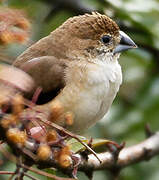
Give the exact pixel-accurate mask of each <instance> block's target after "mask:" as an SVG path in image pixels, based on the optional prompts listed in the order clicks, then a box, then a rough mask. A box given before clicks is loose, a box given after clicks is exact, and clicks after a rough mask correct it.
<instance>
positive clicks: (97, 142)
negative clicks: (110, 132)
mask: <svg viewBox="0 0 159 180" xmlns="http://www.w3.org/2000/svg"><path fill="white" fill-rule="evenodd" d="M80 139H81V138H80ZM81 140H82V142H84V143H87V144H88V143H89V141H90V140H89V139H86V138H82V139H81ZM111 142H112V141H110V140H107V139H93V141H92V148H96V147H101V146H103V145H106V144H108V143H111ZM67 145H70V146H71V150H72V151H73V152H74V153H78V152H81V151H83V150H85V149H86V148H85V147H84V146H83V145H82V144H81V143H80V142H78V141H77V140H76V139H73V138H72V139H70V140H69V141H67Z"/></svg>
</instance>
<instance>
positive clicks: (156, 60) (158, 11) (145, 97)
mask: <svg viewBox="0 0 159 180" xmlns="http://www.w3.org/2000/svg"><path fill="white" fill-rule="evenodd" d="M1 6H2V7H10V8H18V9H24V10H25V11H26V13H27V15H28V18H29V20H30V21H31V28H32V29H31V34H30V35H31V37H30V38H31V42H35V41H37V40H38V39H40V38H42V37H44V36H46V35H48V34H49V33H50V32H51V31H52V30H54V29H55V28H56V27H58V26H59V25H60V24H62V23H63V22H64V21H65V20H66V19H68V18H69V17H71V16H74V15H78V14H83V13H85V12H90V11H92V10H97V11H99V12H101V13H105V14H107V15H108V16H110V17H111V18H112V19H113V20H115V21H116V22H117V23H118V25H119V26H120V29H121V30H123V31H124V32H125V33H127V34H128V35H129V36H130V37H131V38H132V39H133V40H134V41H135V43H136V44H137V45H138V47H139V48H138V49H134V50H131V51H128V52H124V53H123V54H122V55H121V57H120V64H121V66H122V71H123V84H122V86H121V88H120V91H119V93H118V96H117V97H116V99H115V101H114V103H113V105H112V107H111V110H110V111H109V113H108V114H107V116H106V117H105V118H103V120H101V121H100V122H99V123H98V124H97V125H96V126H95V127H93V128H91V129H90V130H89V132H88V133H87V135H86V136H88V137H90V136H92V137H93V138H107V139H111V140H114V141H117V142H119V143H120V142H123V141H125V142H126V145H127V146H129V145H133V144H136V143H138V142H140V141H142V140H143V139H144V138H145V132H144V127H145V124H146V123H149V124H150V127H151V129H152V130H153V131H157V130H158V129H159V1H158V0H149V1H145V0H8V1H7V0H1ZM28 46H29V43H28V44H27V43H26V44H18V43H17V44H15V43H14V44H9V45H8V46H7V47H6V46H5V48H2V49H3V52H2V49H1V50H0V51H1V53H4V51H5V53H6V54H7V55H9V57H10V58H11V59H12V60H14V59H15V58H16V56H18V55H19V54H20V53H21V52H23V51H24V50H25V49H26V48H27V47H28ZM1 59H2V58H1ZM2 60H3V61H4V58H3V59H2ZM9 166H10V165H5V167H6V168H7V169H9ZM10 167H12V166H10ZM7 169H6V170H7ZM0 179H2V178H0ZM42 179H46V178H42ZM79 179H87V178H86V177H85V176H84V175H82V173H80V175H79ZM94 179H99V180H106V179H108V172H107V171H99V172H95V173H94ZM119 179H120V180H141V179H144V180H158V179H159V158H158V157H155V158H153V159H152V160H150V161H148V162H142V163H139V164H136V165H132V166H131V167H127V168H126V169H124V170H123V171H122V172H121V175H120V178H119Z"/></svg>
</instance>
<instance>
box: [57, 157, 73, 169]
mask: <svg viewBox="0 0 159 180" xmlns="http://www.w3.org/2000/svg"><path fill="white" fill-rule="evenodd" d="M58 163H59V164H60V166H62V167H63V168H67V167H69V166H71V164H72V159H71V157H70V156H69V155H67V154H62V155H61V156H60V157H59V159H58Z"/></svg>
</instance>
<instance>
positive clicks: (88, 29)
mask: <svg viewBox="0 0 159 180" xmlns="http://www.w3.org/2000/svg"><path fill="white" fill-rule="evenodd" d="M54 33H56V37H57V38H58V42H59V41H60V42H61V45H62V46H63V47H64V50H65V53H66V54H67V55H68V57H69V56H71V58H72V57H74V58H76V59H77V58H78V57H80V59H81V57H84V59H89V60H91V59H95V58H97V57H98V56H100V57H104V58H101V60H102V59H110V60H111V59H112V58H113V57H115V56H119V54H120V53H121V52H122V51H125V50H128V49H131V48H136V47H137V46H136V45H135V43H134V42H133V41H132V40H131V39H130V37H129V36H127V35H126V34H125V33H124V32H123V31H120V29H119V27H118V25H117V24H116V23H115V22H114V21H113V20H112V19H110V18H109V17H108V16H106V15H101V14H99V13H97V12H93V13H92V14H85V15H81V16H75V17H73V18H70V19H68V20H67V21H66V22H65V23H64V24H63V25H61V26H60V27H59V28H58V29H57V30H55V31H54V32H53V33H52V34H54ZM105 57H109V58H105Z"/></svg>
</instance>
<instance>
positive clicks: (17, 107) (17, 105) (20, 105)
mask: <svg viewBox="0 0 159 180" xmlns="http://www.w3.org/2000/svg"><path fill="white" fill-rule="evenodd" d="M12 104H13V107H12V110H13V114H15V115H18V114H19V113H21V112H22V111H23V109H24V99H23V97H22V95H21V94H16V95H15V96H14V98H13V100H12Z"/></svg>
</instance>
